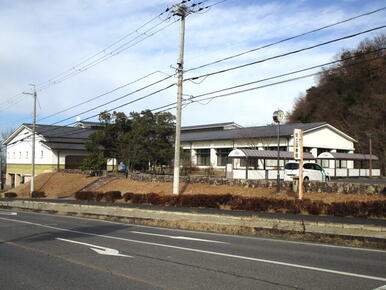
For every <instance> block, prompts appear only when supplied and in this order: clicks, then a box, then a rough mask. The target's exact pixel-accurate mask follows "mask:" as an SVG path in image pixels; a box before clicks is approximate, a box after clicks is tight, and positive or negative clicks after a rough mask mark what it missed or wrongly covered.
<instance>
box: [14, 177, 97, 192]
mask: <svg viewBox="0 0 386 290" xmlns="http://www.w3.org/2000/svg"><path fill="white" fill-rule="evenodd" d="M96 179H97V177H89V176H86V175H82V174H69V173H60V172H55V173H42V174H40V175H38V176H37V177H36V178H35V191H43V192H45V193H46V195H47V198H60V197H62V198H63V197H67V196H69V195H72V194H73V193H74V192H76V191H78V190H80V189H81V188H83V187H84V186H86V185H87V184H89V183H91V182H93V181H94V180H96ZM9 191H10V192H11V191H12V192H15V193H17V196H18V197H21V198H28V197H29V192H30V183H29V182H27V183H25V184H22V185H19V186H18V187H16V188H14V189H11V190H9Z"/></svg>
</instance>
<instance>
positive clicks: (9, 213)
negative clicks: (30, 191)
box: [0, 211, 17, 215]
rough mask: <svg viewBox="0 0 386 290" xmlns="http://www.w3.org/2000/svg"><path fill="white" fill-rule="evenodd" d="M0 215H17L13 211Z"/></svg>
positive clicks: (0, 212) (2, 212) (1, 212)
mask: <svg viewBox="0 0 386 290" xmlns="http://www.w3.org/2000/svg"><path fill="white" fill-rule="evenodd" d="M0 214H1V215H17V212H13V211H0Z"/></svg>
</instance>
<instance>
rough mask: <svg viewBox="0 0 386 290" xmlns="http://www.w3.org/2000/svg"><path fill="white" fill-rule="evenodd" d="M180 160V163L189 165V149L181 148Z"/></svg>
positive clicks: (190, 161)
mask: <svg viewBox="0 0 386 290" xmlns="http://www.w3.org/2000/svg"><path fill="white" fill-rule="evenodd" d="M181 162H182V164H185V166H186V165H190V164H191V163H192V153H191V151H190V149H184V150H182V154H181Z"/></svg>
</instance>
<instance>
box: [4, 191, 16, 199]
mask: <svg viewBox="0 0 386 290" xmlns="http://www.w3.org/2000/svg"><path fill="white" fill-rule="evenodd" d="M4 197H5V198H15V197H17V194H16V193H15V192H6V193H4Z"/></svg>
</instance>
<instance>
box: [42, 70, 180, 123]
mask: <svg viewBox="0 0 386 290" xmlns="http://www.w3.org/2000/svg"><path fill="white" fill-rule="evenodd" d="M156 73H162V74H165V73H163V72H161V71H158V70H157V71H154V72H152V73H149V74H147V75H145V76H142V77H140V78H138V79H136V80H134V81H131V82H128V83H125V84H124V85H122V86H119V87H117V88H115V89H112V90H110V91H108V92H105V93H102V94H100V95H97V96H96V97H92V98H89V99H87V100H85V101H83V102H81V103H78V104H76V105H73V106H71V107H68V108H66V109H63V110H61V111H58V112H55V113H53V114H50V115H48V116H46V117H43V118H41V119H39V120H38V122H40V121H43V120H46V119H48V118H50V117H53V116H56V115H58V114H61V113H64V112H67V111H70V110H72V109H74V108H78V107H79V106H82V105H84V104H87V103H89V102H92V101H95V100H97V99H100V98H101V97H104V96H106V95H108V94H111V93H113V92H116V91H118V90H120V89H123V88H125V87H127V86H129V85H132V84H134V83H136V82H139V81H141V80H144V79H145V78H148V77H150V76H152V75H154V74H156ZM166 75H167V74H166ZM168 76H169V77H172V75H168Z"/></svg>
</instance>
